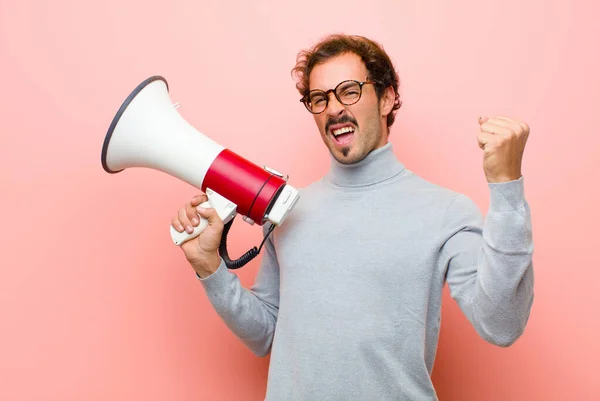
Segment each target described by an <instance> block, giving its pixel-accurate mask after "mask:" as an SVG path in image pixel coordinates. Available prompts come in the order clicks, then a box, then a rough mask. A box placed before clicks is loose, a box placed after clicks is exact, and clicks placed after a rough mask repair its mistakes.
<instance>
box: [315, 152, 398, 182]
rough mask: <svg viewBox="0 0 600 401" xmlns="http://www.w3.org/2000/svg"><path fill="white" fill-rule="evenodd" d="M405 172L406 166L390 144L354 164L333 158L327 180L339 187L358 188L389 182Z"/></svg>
mask: <svg viewBox="0 0 600 401" xmlns="http://www.w3.org/2000/svg"><path fill="white" fill-rule="evenodd" d="M403 170H404V164H402V163H401V162H400V161H399V160H398V158H397V157H396V155H395V154H394V151H393V148H392V144H391V143H390V142H388V143H387V144H385V145H384V146H382V147H381V148H378V149H375V150H373V151H372V152H371V153H369V154H368V155H367V157H365V158H364V159H362V160H361V161H359V162H357V163H354V164H342V163H340V162H339V161H337V160H336V159H335V158H334V157H333V156H331V169H330V170H329V172H328V173H327V175H326V176H325V178H326V180H328V181H329V182H331V183H332V184H333V185H336V186H339V187H350V188H358V187H365V186H369V185H373V184H377V183H379V182H382V181H385V180H388V179H390V178H392V177H394V176H396V175H398V174H399V173H401V172H402V171H403Z"/></svg>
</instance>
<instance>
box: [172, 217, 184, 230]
mask: <svg viewBox="0 0 600 401" xmlns="http://www.w3.org/2000/svg"><path fill="white" fill-rule="evenodd" d="M171 225H172V226H173V228H174V229H175V230H177V231H178V232H183V230H184V228H183V225H182V224H181V222H180V221H179V217H173V218H172V219H171Z"/></svg>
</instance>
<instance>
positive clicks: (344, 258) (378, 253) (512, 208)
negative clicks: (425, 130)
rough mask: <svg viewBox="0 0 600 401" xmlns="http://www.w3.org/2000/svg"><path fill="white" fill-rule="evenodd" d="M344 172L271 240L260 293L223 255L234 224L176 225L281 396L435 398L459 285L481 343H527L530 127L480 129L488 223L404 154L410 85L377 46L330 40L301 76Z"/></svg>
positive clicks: (213, 218) (312, 54)
mask: <svg viewBox="0 0 600 401" xmlns="http://www.w3.org/2000/svg"><path fill="white" fill-rule="evenodd" d="M294 72H296V73H297V76H298V78H299V81H298V84H297V88H298V90H299V91H300V93H301V95H302V101H303V103H304V104H305V106H306V108H307V109H308V111H310V112H311V113H312V115H313V117H314V119H315V122H316V124H317V127H318V129H319V132H320V134H321V138H322V140H323V142H324V143H325V145H326V146H327V147H328V149H329V151H330V153H331V155H332V159H331V169H330V171H329V172H328V173H327V174H326V175H325V176H324V177H323V178H322V179H320V180H319V181H317V182H315V183H313V184H312V185H309V186H308V187H306V188H303V189H302V190H301V195H300V200H299V202H298V204H297V205H296V207H295V209H294V210H293V212H292V214H290V215H289V216H288V218H287V220H286V222H285V224H283V225H282V226H281V227H278V228H277V229H276V230H275V231H274V232H273V233H272V235H271V237H269V239H268V240H267V242H266V245H265V248H264V249H265V251H264V253H263V256H262V261H261V265H260V269H259V272H258V275H257V277H256V282H255V283H254V285H253V286H252V288H250V289H245V288H243V287H242V286H241V285H240V282H239V281H238V279H237V276H236V275H235V274H233V273H232V272H230V271H229V270H228V269H227V268H226V266H225V265H224V263H223V262H222V260H221V259H220V257H219V255H218V253H217V247H218V244H219V242H220V238H221V232H222V229H223V224H222V221H220V220H219V218H218V216H217V215H216V213H215V212H214V211H213V210H211V209H197V205H199V204H200V203H201V202H204V201H205V200H206V196H205V195H204V194H201V195H199V196H197V197H195V198H194V199H192V200H191V201H190V202H189V203H188V204H186V205H185V207H183V208H182V209H180V210H179V212H178V214H177V216H176V217H174V218H173V221H172V224H173V226H174V227H175V228H176V229H177V230H178V231H180V232H181V231H183V230H184V229H187V230H188V231H191V226H192V225H197V224H198V219H197V216H198V214H200V215H201V216H203V217H205V218H207V219H208V220H209V226H208V228H207V229H206V230H205V231H204V232H203V233H202V234H201V235H200V236H199V237H198V239H197V240H196V239H195V240H192V241H189V242H188V243H186V244H184V245H183V246H182V249H183V251H184V252H185V255H186V257H187V260H188V261H189V262H190V264H191V266H192V267H193V269H194V270H195V272H196V273H197V275H198V276H199V278H200V280H201V282H202V285H203V286H204V288H205V290H206V293H207V295H208V298H209V300H210V302H211V303H212V305H213V306H214V308H215V309H216V311H217V312H218V313H219V315H220V316H221V317H222V318H223V320H224V321H225V323H226V324H227V325H228V327H229V328H230V329H231V330H232V331H233V332H234V333H235V334H236V335H237V336H239V338H240V339H241V341H243V342H244V343H245V344H246V345H247V346H248V347H249V348H250V349H251V350H252V351H253V352H254V353H255V354H256V355H260V356H263V355H267V354H268V353H269V352H270V353H271V361H270V367H269V380H268V386H267V394H266V399H267V400H268V401H272V400H436V399H437V396H436V393H435V390H434V388H433V386H432V382H431V379H430V374H431V371H432V368H433V362H434V359H435V354H436V347H437V342H438V334H439V329H440V321H441V318H440V312H441V300H442V289H443V286H444V284H445V283H446V282H447V283H448V285H449V288H450V291H451V294H452V297H453V298H454V299H455V300H456V301H457V302H458V304H459V305H460V308H461V310H462V311H463V312H464V313H465V315H466V316H467V318H468V319H469V321H470V322H471V324H472V325H473V327H474V328H475V329H476V330H477V332H478V333H479V335H480V336H481V337H482V338H484V339H485V340H487V341H489V342H490V343H493V344H497V345H499V346H508V345H510V344H512V343H513V342H514V341H515V340H517V338H518V337H519V336H520V335H521V334H522V333H523V330H524V328H525V325H526V323H527V320H528V317H529V313H530V308H531V305H532V301H533V267H532V251H533V244H532V236H531V235H532V234H531V220H530V214H529V207H528V204H527V202H526V200H525V198H524V189H523V177H522V176H521V159H522V155H523V150H524V147H525V142H526V140H527V136H528V134H529V128H528V126H527V125H526V124H524V123H522V122H518V121H515V120H513V119H511V118H506V117H493V118H487V117H486V118H480V120H479V123H480V133H479V136H478V143H479V146H480V147H481V149H482V150H483V154H484V157H483V169H484V172H485V177H486V179H487V181H488V186H489V190H490V200H491V201H490V208H489V211H488V213H487V215H486V217H485V219H483V216H482V215H481V213H480V211H479V209H478V208H477V207H476V205H475V204H474V203H473V202H472V201H471V200H470V199H469V198H467V197H466V196H464V195H462V194H458V193H455V192H452V191H450V190H448V189H445V188H441V187H439V186H437V185H435V184H432V183H429V182H427V181H425V180H424V179H422V178H420V177H419V176H417V175H416V174H415V173H414V172H412V171H410V170H408V169H407V168H406V167H405V166H404V165H403V164H402V163H401V162H400V161H399V160H397V158H396V157H395V156H394V153H393V151H392V145H391V143H389V142H388V137H389V128H390V126H391V125H392V124H393V122H394V114H395V112H396V110H398V109H399V108H400V105H401V102H400V100H399V96H398V77H397V74H396V72H395V70H394V67H393V66H392V63H391V62H390V59H389V57H388V56H387V55H386V54H385V52H384V51H383V49H382V48H381V47H380V46H379V45H378V44H376V43H374V42H372V41H370V40H368V39H366V38H363V37H356V36H345V35H336V36H331V37H328V38H325V39H324V40H323V41H322V42H321V43H319V44H317V45H316V46H315V48H313V49H311V50H310V51H305V52H301V53H300V54H299V57H298V64H297V65H296V68H295V69H294Z"/></svg>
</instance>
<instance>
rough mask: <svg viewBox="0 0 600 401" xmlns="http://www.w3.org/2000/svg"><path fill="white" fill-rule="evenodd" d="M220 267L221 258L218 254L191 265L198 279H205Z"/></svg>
mask: <svg viewBox="0 0 600 401" xmlns="http://www.w3.org/2000/svg"><path fill="white" fill-rule="evenodd" d="M220 265H221V258H220V257H219V255H218V254H215V255H213V256H211V257H208V258H206V259H204V260H202V261H198V262H194V263H192V268H193V269H194V271H195V272H196V274H197V275H198V277H200V278H206V277H208V276H210V275H211V274H213V273H214V272H216V271H217V270H218V269H219V266H220Z"/></svg>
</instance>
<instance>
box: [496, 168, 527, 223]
mask: <svg viewBox="0 0 600 401" xmlns="http://www.w3.org/2000/svg"><path fill="white" fill-rule="evenodd" d="M488 187H489V189H490V210H489V211H490V212H512V211H515V210H517V211H519V212H521V213H523V214H524V213H525V187H524V185H523V176H521V178H519V179H518V180H514V181H508V182H494V183H488Z"/></svg>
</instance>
